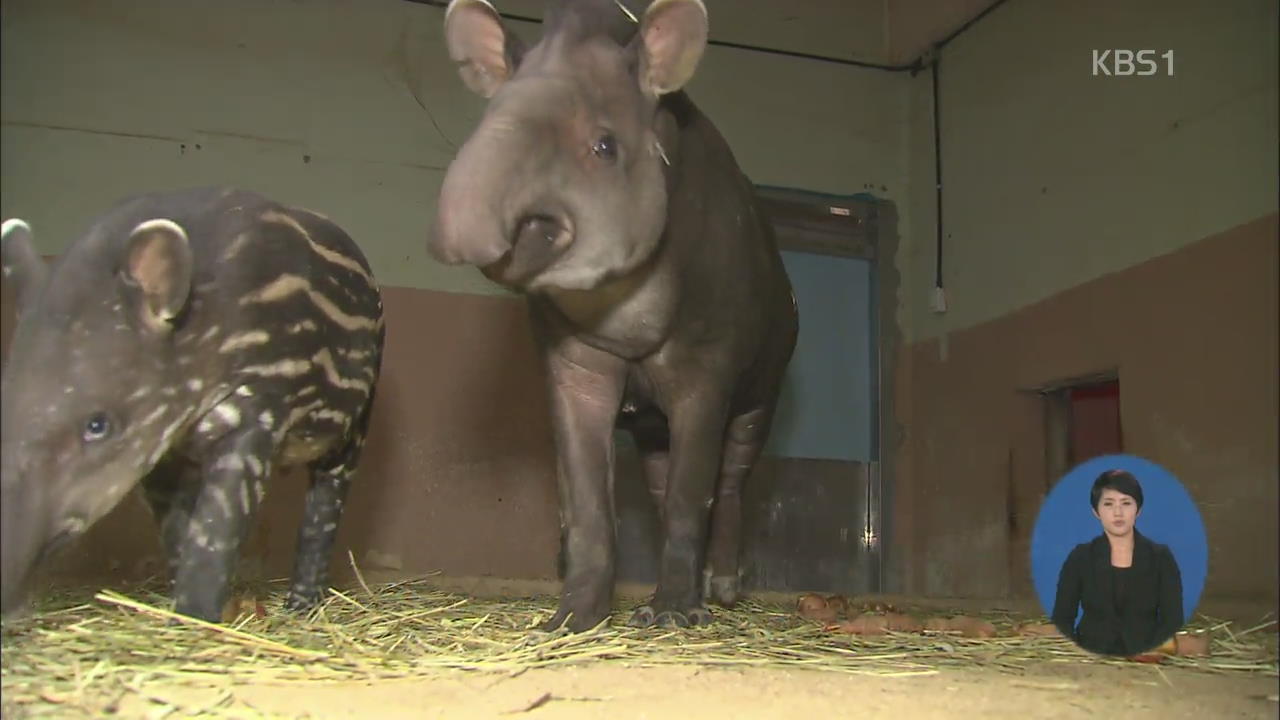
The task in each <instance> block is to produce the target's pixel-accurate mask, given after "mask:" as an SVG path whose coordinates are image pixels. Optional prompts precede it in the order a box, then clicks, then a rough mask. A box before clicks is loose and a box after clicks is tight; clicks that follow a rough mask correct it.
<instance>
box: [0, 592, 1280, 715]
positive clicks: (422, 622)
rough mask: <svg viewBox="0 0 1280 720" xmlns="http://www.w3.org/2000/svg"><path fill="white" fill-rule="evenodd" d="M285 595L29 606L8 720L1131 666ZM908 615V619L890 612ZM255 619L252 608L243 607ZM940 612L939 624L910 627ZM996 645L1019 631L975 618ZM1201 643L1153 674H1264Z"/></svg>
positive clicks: (510, 602) (15, 626)
mask: <svg viewBox="0 0 1280 720" xmlns="http://www.w3.org/2000/svg"><path fill="white" fill-rule="evenodd" d="M282 600H283V592H276V593H274V594H272V595H271V596H270V597H268V598H266V599H265V600H264V601H263V603H262V609H264V610H265V612H264V613H262V614H261V615H259V614H258V613H256V612H248V613H245V614H243V615H241V616H240V617H239V618H238V619H237V620H235V621H234V622H232V623H229V624H225V625H211V624H207V623H200V622H198V621H191V620H190V619H182V618H179V617H178V616H175V615H173V614H172V613H170V612H169V611H168V610H167V609H166V608H168V607H170V606H171V603H170V600H169V598H168V596H167V595H166V594H164V593H163V592H162V588H155V587H151V588H135V589H133V590H131V591H130V593H129V594H121V593H117V592H112V591H105V590H104V591H102V592H99V593H96V594H93V595H90V594H82V595H79V596H75V595H60V596H53V597H47V598H44V599H43V600H41V601H40V602H39V603H38V604H37V606H36V608H35V610H34V612H33V613H32V614H31V615H30V616H28V617H26V618H23V619H21V620H19V621H16V622H9V623H6V625H5V628H4V651H3V698H4V716H5V717H13V718H17V717H101V716H103V715H105V714H109V713H112V712H114V711H115V710H116V709H117V708H119V706H120V703H121V702H122V701H123V700H125V699H130V700H133V701H137V700H138V699H142V700H144V701H146V702H147V703H149V705H148V707H150V709H151V712H150V713H149V716H150V717H166V716H171V717H263V715H261V714H258V713H255V712H254V711H252V709H251V708H247V707H246V706H245V705H244V704H243V702H240V701H236V700H234V699H233V696H232V692H231V687H232V686H233V685H234V684H237V683H242V682H258V683H261V682H291V681H307V680H358V681H373V680H387V679H395V678H405V677H414V676H423V675H431V674H437V673H445V672H458V671H471V672H489V673H495V674H517V673H521V672H525V671H527V670H530V669H535V668H553V667H564V666H569V665H574V664H580V663H590V662H609V663H621V664H626V665H630V666H655V665H672V664H697V665H702V666H733V667H771V668H809V669H813V670H822V671H827V672H833V673H857V674H864V675H876V676H887V677H911V676H916V675H929V674H935V673H937V672H939V671H940V670H941V669H944V668H950V667H965V668H975V667H978V668H989V669H993V670H995V671H999V672H1007V673H1021V672H1023V671H1024V669H1025V668H1027V667H1028V666H1030V665H1033V664H1036V665H1039V664H1043V663H1046V662H1050V663H1053V662H1061V663H1093V664H1097V663H1112V664H1131V663H1128V661H1125V660H1121V659H1108V658H1099V657H1096V656H1093V655H1090V654H1088V653H1085V652H1083V651H1081V650H1079V649H1078V648H1076V647H1075V646H1074V645H1073V644H1072V643H1070V642H1068V641H1066V640H1064V639H1063V638H1060V637H1019V636H1010V635H1007V634H1006V635H1003V636H1000V637H995V638H987V639H968V638H962V637H957V636H953V635H943V634H929V633H919V634H905V633H889V634H886V635H883V636H876V637H860V636H858V637H855V636H850V635H848V634H841V633H833V632H830V631H828V630H825V629H824V628H823V627H822V626H821V625H819V624H817V623H814V622H812V621H808V620H805V619H803V618H801V617H799V616H797V614H796V613H795V612H794V607H792V606H783V605H776V604H767V603H763V602H759V601H755V600H747V601H744V602H743V603H741V604H739V606H738V607H736V608H734V609H732V610H724V609H720V608H716V609H714V613H715V615H716V620H717V622H716V623H715V624H714V625H712V626H709V627H701V628H690V629H683V630H678V631H673V630H664V629H657V628H651V629H645V630H639V629H634V628H628V627H626V626H625V621H626V618H627V616H628V614H629V611H628V609H627V608H625V607H622V606H621V605H619V607H618V608H617V609H616V611H615V613H614V616H613V617H612V618H611V620H610V621H609V622H607V623H605V624H602V625H601V626H600V627H598V628H596V629H595V630H594V631H591V632H587V633H581V634H576V635H573V634H568V633H564V632H557V633H550V634H548V633H541V632H537V631H536V630H535V629H534V628H536V626H537V625H538V624H539V623H541V622H542V621H544V620H546V619H548V618H549V617H551V614H552V613H553V611H554V609H555V605H556V598H554V597H536V598H511V599H478V598H470V597H466V596H462V595H458V594H454V593H448V592H444V591H441V590H440V589H438V588H436V587H433V584H432V582H431V580H430V579H429V578H423V579H418V580H411V581H404V582H398V583H388V584H383V585H377V586H373V587H368V586H361V587H356V588H354V589H349V590H344V591H337V590H331V591H330V595H329V597H328V598H327V599H326V600H325V602H324V603H323V604H321V605H320V606H319V607H317V608H316V609H315V610H314V611H312V612H311V613H310V614H309V615H307V616H299V615H294V614H290V613H287V612H284V611H283V610H282V608H281V603H282ZM903 609H904V610H907V611H911V609H910V608H903ZM251 610H252V607H251ZM925 614H938V613H937V611H936V610H932V611H928V612H920V615H922V616H923V615H925ZM984 619H986V620H989V621H991V622H992V623H993V624H995V626H996V627H997V629H998V630H999V631H1001V632H1002V633H1009V632H1010V628H1011V627H1012V626H1013V625H1014V624H1015V623H1017V622H1020V621H1025V620H1026V619H1027V618H1025V617H1012V616H1008V615H985V616H984ZM1192 628H1194V629H1206V628H1208V629H1212V630H1213V632H1214V640H1213V647H1212V656H1210V657H1207V658H1176V657H1174V658H1168V659H1167V660H1166V661H1165V663H1164V665H1165V666H1166V667H1169V666H1177V667H1184V668H1191V669H1195V670H1199V671H1203V672H1212V673H1265V674H1268V675H1271V676H1276V675H1277V657H1276V649H1275V637H1276V632H1275V624H1274V622H1272V623H1264V624H1260V625H1258V626H1256V627H1252V628H1236V627H1233V626H1231V624H1229V623H1225V622H1221V621H1216V620H1213V619H1210V618H1197V621H1196V622H1195V623H1193V624H1192ZM174 685H182V686H192V687H201V688H214V689H216V690H218V692H216V693H214V695H213V698H212V699H211V700H210V701H208V702H207V703H203V704H202V706H200V707H191V706H186V707H178V706H176V705H174V704H173V703H171V702H170V701H168V700H166V699H165V698H163V697H160V696H158V695H156V694H154V688H157V687H172V686H174Z"/></svg>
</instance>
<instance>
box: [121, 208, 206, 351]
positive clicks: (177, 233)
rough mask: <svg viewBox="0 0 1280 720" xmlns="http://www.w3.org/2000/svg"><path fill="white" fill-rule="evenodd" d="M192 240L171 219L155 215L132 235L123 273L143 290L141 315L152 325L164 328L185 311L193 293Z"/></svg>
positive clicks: (128, 281)
mask: <svg viewBox="0 0 1280 720" xmlns="http://www.w3.org/2000/svg"><path fill="white" fill-rule="evenodd" d="M191 271H192V257H191V243H190V242H189V241H188V240H187V233H186V231H184V230H183V229H182V226H180V225H178V224H177V223H175V222H174V221H172V220H165V219H163V218H156V219H154V220H147V221H146V222H144V223H142V224H140V225H138V227H136V228H134V229H133V232H132V233H130V234H129V241H128V244H127V246H126V249H125V264H124V267H123V268H122V274H123V276H124V280H125V282H127V283H128V284H130V285H133V286H135V287H137V288H138V289H139V290H140V291H141V292H142V308H141V309H142V316H143V320H144V321H145V322H146V323H147V325H149V326H150V327H152V328H154V329H156V330H164V329H167V328H168V327H169V322H170V321H171V320H173V319H174V318H175V317H177V316H178V314H179V313H181V312H182V309H183V308H184V307H185V306H186V304H187V298H188V297H189V296H190V295H191Z"/></svg>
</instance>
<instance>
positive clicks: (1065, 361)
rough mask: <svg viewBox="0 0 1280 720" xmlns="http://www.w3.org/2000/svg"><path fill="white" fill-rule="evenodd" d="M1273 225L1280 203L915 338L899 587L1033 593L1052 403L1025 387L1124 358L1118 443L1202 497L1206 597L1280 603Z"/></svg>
mask: <svg viewBox="0 0 1280 720" xmlns="http://www.w3.org/2000/svg"><path fill="white" fill-rule="evenodd" d="M1277 232H1278V230H1277V216H1276V215H1271V216H1269V217H1265V218H1262V219H1259V220H1257V221H1254V222H1250V223H1247V224H1245V225H1242V226H1240V227H1236V228H1234V229H1231V230H1229V231H1227V232H1224V233H1222V234H1220V235H1217V236H1214V237H1211V238H1207V239H1205V240H1203V241H1201V242H1198V243H1196V244H1194V245H1192V246H1190V247H1187V248H1185V249H1182V250H1179V251H1177V252H1174V253H1172V254H1169V255H1165V256H1161V257H1158V258H1155V259H1152V260H1150V261H1148V262H1145V263H1143V264H1141V265H1138V266H1135V267H1131V268H1128V269H1126V270H1124V271H1121V272H1118V273H1115V274H1112V275H1107V276H1104V277H1101V278H1098V279H1096V280H1093V281H1091V282H1088V283H1085V284H1082V285H1080V286H1077V287H1075V288H1072V289H1071V290H1068V291H1066V292H1062V293H1060V294H1058V295H1055V296H1053V297H1052V298H1049V299H1047V300H1045V301H1043V302H1040V303H1037V304H1035V305H1033V306H1031V307H1027V308H1025V309H1023V310H1020V311H1018V312H1015V313H1012V314H1010V315H1007V316H1005V317H1002V318H1000V319H997V320H994V321H992V322H988V323H985V324H983V325H980V326H978V327H974V328H971V329H967V330H964V331H963V332H957V333H953V334H950V335H949V336H947V337H944V338H938V339H932V340H928V341H925V342H920V343H916V344H914V345H912V346H911V347H909V348H907V349H906V351H905V352H903V354H902V357H901V360H900V366H899V373H898V377H899V379H900V380H899V382H898V383H897V388H896V392H897V402H898V406H899V408H900V409H901V411H902V412H903V417H902V422H903V424H904V426H905V428H906V439H905V442H904V444H903V445H902V446H901V447H900V448H899V450H898V457H899V462H900V465H899V468H900V470H899V473H898V476H897V478H896V484H895V493H896V505H895V513H894V516H893V526H892V527H893V528H894V535H893V542H895V543H897V544H898V545H899V550H900V552H899V554H898V557H899V558H905V560H902V561H901V562H903V563H904V564H905V567H903V568H901V571H902V577H903V578H904V579H905V580H904V582H905V584H906V586H907V587H905V588H904V590H905V591H907V592H917V593H926V594H930V595H944V596H947V595H950V596H965V597H982V596H988V597H997V596H1003V595H1005V594H1011V595H1015V596H1023V597H1025V596H1028V595H1030V594H1031V592H1032V590H1031V581H1030V574H1029V567H1028V538H1029V536H1030V533H1031V529H1032V525H1033V523H1034V521H1035V517H1036V512H1037V511H1038V509H1039V504H1040V501H1041V499H1042V498H1043V496H1044V494H1045V492H1046V491H1047V489H1048V487H1049V486H1050V484H1051V483H1052V482H1053V481H1055V480H1056V478H1050V477H1048V473H1047V471H1046V464H1045V430H1044V427H1045V419H1044V417H1045V416H1044V413H1045V408H1044V402H1045V401H1044V400H1042V399H1041V398H1040V397H1039V396H1038V395H1036V394H1034V393H1028V392H1020V389H1024V388H1033V387H1036V386H1041V385H1043V384H1045V383H1049V382H1052V381H1055V380H1059V379H1066V378H1071V377H1077V376H1080V375H1084V374H1087V373H1091V372H1095V371H1099V370H1105V369H1108V368H1118V369H1119V378H1120V403H1121V410H1120V411H1121V422H1122V424H1123V427H1122V432H1123V447H1124V451H1125V452H1128V453H1133V454H1137V455H1141V456H1144V457H1146V458H1148V459H1150V460H1152V461H1153V462H1156V463H1159V464H1161V465H1163V466H1164V467H1166V468H1168V469H1169V470H1170V471H1171V472H1173V473H1174V474H1175V475H1176V476H1177V477H1178V478H1179V479H1180V480H1181V481H1182V482H1183V483H1184V485H1185V486H1186V487H1187V489H1188V490H1189V492H1190V493H1191V494H1192V497H1193V498H1194V499H1195V500H1196V502H1197V503H1198V505H1199V508H1200V512H1201V514H1202V517H1203V519H1204V522H1205V526H1206V530H1207V533H1208V536H1209V542H1210V546H1211V548H1210V556H1209V577H1208V579H1207V581H1206V586H1205V597H1206V598H1223V599H1233V600H1248V601H1258V602H1263V603H1267V604H1271V605H1275V604H1276V599H1277V566H1278V564H1280V559H1278V558H1277V545H1278V543H1280V536H1278V534H1277V517H1276V516H1277V502H1278V500H1277V483H1278V482H1280V480H1278V477H1277V434H1278V433H1280V426H1278V423H1277V401H1278V397H1280V396H1278V393H1277V375H1278V370H1277V368H1278V365H1277V362H1278V360H1277V262H1278V257H1277V246H1278V245H1277V237H1278V236H1277ZM993 281H994V279H993ZM953 302H956V303H961V302H964V299H963V298H955V299H954V300H953ZM907 378H909V380H907Z"/></svg>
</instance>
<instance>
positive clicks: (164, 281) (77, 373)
mask: <svg viewBox="0 0 1280 720" xmlns="http://www.w3.org/2000/svg"><path fill="white" fill-rule="evenodd" d="M2 243H3V245H2V247H3V268H4V276H5V280H6V283H8V284H10V285H11V287H12V289H13V291H14V293H15V297H16V304H17V309H18V321H17V325H16V328H15V330H14V334H13V338H12V342H11V345H10V350H9V359H8V363H7V365H6V367H5V370H4V378H3V399H2V404H3V446H2V450H0V513H2V514H3V526H2V527H3V529H2V530H0V532H2V533H3V545H2V546H0V551H2V553H3V566H2V568H3V578H2V580H3V612H4V614H6V615H9V614H12V612H13V611H14V610H16V609H18V608H20V607H22V605H23V603H24V601H25V598H26V596H27V595H28V594H29V593H28V587H27V586H28V584H29V580H30V575H31V573H32V571H33V570H34V569H35V568H36V567H37V565H39V564H40V563H41V561H42V560H44V559H46V558H47V557H48V555H49V553H50V551H52V550H53V549H54V548H55V547H57V546H59V545H61V544H62V543H64V542H65V541H66V540H68V539H71V538H74V537H76V536H78V535H81V534H82V533H83V532H84V531H85V530H86V529H88V528H89V527H90V526H92V525H93V524H94V523H95V522H97V521H98V520H99V519H100V518H102V517H103V516H104V515H106V514H107V512H108V511H110V510H111V509H112V508H113V507H115V506H116V505H117V504H118V503H119V502H120V501H121V499H122V498H124V497H125V495H126V494H127V493H128V492H129V491H130V490H131V489H132V488H134V487H135V486H136V485H138V484H139V482H141V484H142V488H143V491H144V495H145V497H146V498H147V501H148V503H149V504H150V507H151V508H152V510H153V511H154V513H155V515H156V517H157V520H158V521H159V523H160V529H161V534H162V538H163V545H164V547H165V550H166V553H167V555H168V557H169V567H170V571H171V575H172V577H171V579H172V581H173V592H174V598H175V606H176V611H177V612H179V613H182V614H184V615H188V616H192V617H196V618H200V619H204V620H208V621H217V620H218V619H219V618H220V616H221V611H222V607H223V603H224V602H225V601H226V599H227V597H228V593H229V589H228V588H229V584H230V580H231V578H232V576H233V572H234V570H235V561H236V558H237V554H238V549H239V547H240V544H241V541H242V539H243V537H244V536H245V534H246V531H247V529H248V528H249V524H250V522H251V520H252V519H253V517H254V513H255V511H256V509H257V508H258V506H259V504H260V503H261V501H262V498H263V493H264V488H265V484H266V482H267V481H268V479H269V477H270V475H271V474H272V472H273V471H274V470H276V469H278V468H284V467H288V466H298V465H305V466H307V467H309V468H310V473H311V484H310V489H309V490H308V492H307V495H306V509H305V513H304V516H303V520H302V527H301V530H300V533H299V537H298V547H297V556H296V560H295V563H296V564H295V569H294V576H293V581H292V585H291V587H290V591H289V595H288V597H287V599H286V605H287V607H289V608H290V609H304V608H307V607H309V606H311V605H313V604H314V603H315V602H316V601H317V600H318V599H319V597H320V594H321V593H322V592H323V591H324V590H325V589H326V582H327V579H326V576H327V568H328V564H329V555H330V552H331V548H332V543H333V540H334V535H335V532H336V529H337V524H338V519H339V516H340V514H341V511H342V505H343V501H344V498H345V496H346V493H347V488H348V484H349V483H350V481H351V478H352V473H353V471H354V470H355V469H356V464H357V462H358V460H359V458H360V451H361V446H362V444H363V443H364V439H365V431H366V429H367V427H368V424H369V413H370V410H371V408H372V404H373V398H374V391H375V387H376V384H377V381H378V374H379V369H380V365H381V359H382V347H383V338H384V326H383V317H382V299H381V294H380V292H379V289H378V286H377V284H376V283H375V282H374V278H373V275H372V273H371V272H370V269H369V265H368V263H367V262H366V260H365V258H364V256H363V254H362V253H361V252H360V249H359V248H358V247H357V246H356V244H355V243H354V242H352V240H351V238H349V237H348V236H347V234H346V233H345V232H343V230H342V229H340V228H339V227H337V226H336V225H334V223H333V222H331V221H329V220H327V219H326V218H324V217H322V216H320V215H317V214H315V213H312V212H308V211H306V210H301V209H296V208H290V207H285V206H282V205H280V204H277V203H275V202H272V201H271V200H269V199H267V198H264V197H262V196H260V195H257V194H254V193H252V192H247V191H243V190H237V189H224V188H199V189H190V190H180V191H172V192H161V193H154V194H146V195H141V196H137V197H134V198H131V199H128V200H125V201H123V202H122V203H120V204H119V205H117V206H116V207H114V208H113V209H111V210H110V211H109V212H107V213H105V214H104V215H102V216H101V217H99V218H98V219H97V220H96V221H95V222H94V223H93V224H92V225H91V226H90V227H89V229H88V231H87V232H86V233H85V234H84V235H82V236H81V237H80V238H79V239H78V240H76V241H75V242H74V243H73V244H71V245H70V247H68V249H67V250H66V252H65V253H64V254H63V255H62V257H60V258H59V260H58V261H57V263H56V264H54V266H53V267H52V268H51V269H46V267H45V264H44V262H43V261H42V260H41V258H40V256H39V255H37V254H36V251H35V249H34V247H33V245H32V241H31V228H30V227H28V226H27V224H26V223H24V222H23V221H21V220H16V219H14V220H8V221H6V222H5V223H4V226H3V240H2Z"/></svg>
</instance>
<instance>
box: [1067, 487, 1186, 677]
mask: <svg viewBox="0 0 1280 720" xmlns="http://www.w3.org/2000/svg"><path fill="white" fill-rule="evenodd" d="M1089 503H1090V505H1092V507H1093V515H1094V517H1096V518H1097V519H1098V522H1099V523H1100V524H1101V525H1102V534H1100V535H1098V537H1096V538H1094V539H1093V540H1091V541H1089V542H1086V543H1081V544H1079V545H1077V546H1076V547H1075V549H1073V550H1072V551H1071V553H1070V554H1069V555H1068V556H1067V559H1066V561H1065V562H1064V563H1063V564H1062V570H1061V572H1060V573H1059V575H1058V590H1057V595H1056V597H1055V600H1054V603H1053V615H1052V619H1053V624H1054V625H1056V626H1057V628H1058V630H1059V631H1060V632H1061V633H1062V634H1063V635H1065V636H1066V637H1069V638H1071V639H1073V640H1074V641H1075V642H1076V644H1078V645H1079V646H1080V647H1082V648H1084V649H1085V650H1089V651H1091V652H1095V653H1099V654H1104V655H1120V656H1129V655H1137V654H1140V653H1144V652H1147V651H1148V650H1151V649H1152V648H1155V647H1157V646H1159V645H1161V644H1163V643H1165V642H1166V641H1167V640H1169V639H1170V638H1172V637H1173V635H1174V633H1176V632H1177V631H1178V629H1179V628H1180V627H1182V624H1183V617H1182V575H1181V573H1180V572H1179V570H1178V563H1177V561H1176V560H1175V559H1174V557H1173V552H1172V551H1170V550H1169V547H1168V546H1166V545H1162V544H1160V543H1156V542H1152V541H1151V540H1150V539H1149V538H1146V537H1144V536H1143V535H1142V534H1141V533H1139V532H1138V528H1137V526H1136V524H1137V520H1138V516H1139V515H1140V514H1141V513H1142V486H1141V485H1140V484H1139V483H1138V480H1137V478H1135V477H1134V476H1133V475H1132V474H1130V473H1128V472H1125V471H1123V470H1109V471H1107V472H1104V473H1102V474H1101V475H1099V476H1098V479H1097V480H1095V481H1094V482H1093V489H1092V491H1091V492H1090V493H1089ZM1081 606H1083V608H1084V613H1083V615H1082V616H1081V617H1080V622H1079V624H1078V625H1077V624H1076V615H1077V612H1078V610H1079V609H1080V608H1081Z"/></svg>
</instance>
